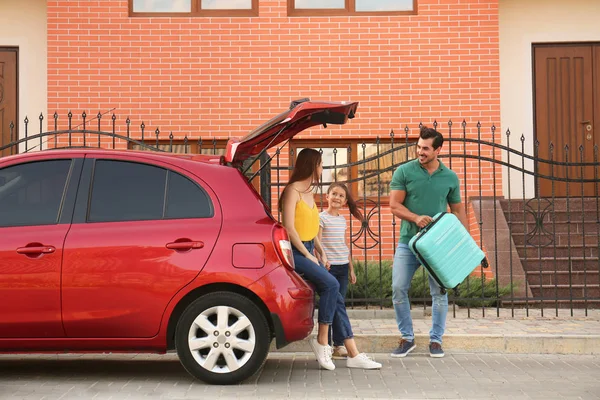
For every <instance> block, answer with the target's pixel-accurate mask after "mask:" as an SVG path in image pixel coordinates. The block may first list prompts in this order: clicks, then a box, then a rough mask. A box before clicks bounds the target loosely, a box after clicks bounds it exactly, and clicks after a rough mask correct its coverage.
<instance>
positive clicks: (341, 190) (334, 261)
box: [319, 182, 363, 358]
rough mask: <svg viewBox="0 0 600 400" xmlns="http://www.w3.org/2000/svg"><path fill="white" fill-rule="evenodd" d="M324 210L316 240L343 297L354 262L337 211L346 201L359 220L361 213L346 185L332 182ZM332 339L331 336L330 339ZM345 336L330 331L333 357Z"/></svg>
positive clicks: (340, 353)
mask: <svg viewBox="0 0 600 400" xmlns="http://www.w3.org/2000/svg"><path fill="white" fill-rule="evenodd" d="M327 203H328V207H327V210H325V211H323V212H321V213H320V214H319V217H320V222H319V241H320V243H321V247H322V248H323V251H324V253H325V255H326V256H327V260H328V261H329V263H330V269H329V273H330V274H331V275H333V276H334V277H335V279H337V281H338V283H339V284H340V294H341V296H342V298H344V299H345V298H346V292H347V291H348V277H349V278H350V283H352V284H355V283H356V275H355V274H354V265H353V264H352V259H351V258H350V251H349V250H348V246H347V244H346V218H345V217H344V216H343V215H340V209H341V208H342V207H344V206H345V205H348V208H349V209H350V213H351V214H352V215H354V217H356V219H358V220H359V221H360V222H361V223H362V221H363V216H362V213H361V212H360V210H359V209H358V207H357V205H356V202H355V201H354V199H353V198H352V196H351V195H350V192H349V191H348V188H347V187H346V185H344V184H342V183H338V182H334V183H332V184H331V185H329V189H327ZM329 342H331V340H330V341H329ZM343 342H344V338H343V337H340V336H339V335H338V334H337V332H335V331H334V332H333V358H345V357H347V356H348V351H347V350H346V348H345V347H344V343H343Z"/></svg>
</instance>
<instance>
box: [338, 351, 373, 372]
mask: <svg viewBox="0 0 600 400" xmlns="http://www.w3.org/2000/svg"><path fill="white" fill-rule="evenodd" d="M346 366H347V367H348V368H361V369H379V368H381V364H380V363H378V362H375V361H373V360H371V359H370V358H369V356H367V355H366V354H365V353H360V354H359V355H357V356H356V357H348V359H347V360H346Z"/></svg>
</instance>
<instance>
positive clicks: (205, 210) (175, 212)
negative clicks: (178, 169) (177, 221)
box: [165, 171, 213, 218]
mask: <svg viewBox="0 0 600 400" xmlns="http://www.w3.org/2000/svg"><path fill="white" fill-rule="evenodd" d="M212 216H213V209H212V203H211V202H210V199H209V197H208V195H207V194H206V193H205V192H204V190H203V189H201V188H200V187H199V186H198V185H197V184H196V183H194V182H192V181H191V180H189V179H188V178H186V177H185V176H183V175H179V174H178V173H175V172H172V171H169V174H168V181H167V207H166V210H165V218H209V217H212Z"/></svg>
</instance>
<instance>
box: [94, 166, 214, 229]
mask: <svg viewBox="0 0 600 400" xmlns="http://www.w3.org/2000/svg"><path fill="white" fill-rule="evenodd" d="M165 199H166V205H165ZM212 215H213V212H212V203H211V201H210V199H209V197H208V195H207V194H206V192H204V190H203V189H202V188H200V187H199V186H198V185H196V184H195V183H194V182H192V181H191V180H189V179H188V178H186V177H184V176H182V175H180V174H178V173H176V172H173V171H167V170H166V169H164V168H160V167H156V166H152V165H147V164H140V163H135V162H128V161H112V160H98V161H96V163H95V166H94V178H93V181H92V195H91V202H90V209H89V215H88V221H89V222H117V221H144V220H159V219H171V218H205V217H211V216H212Z"/></svg>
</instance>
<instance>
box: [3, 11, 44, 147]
mask: <svg viewBox="0 0 600 400" xmlns="http://www.w3.org/2000/svg"><path fill="white" fill-rule="evenodd" d="M46 28H47V17H46V1H45V0H0V46H2V47H18V48H19V55H18V57H19V58H18V68H19V94H18V96H19V135H21V136H22V135H23V132H24V129H23V120H24V119H25V116H27V117H28V118H29V121H30V128H29V132H35V133H38V132H39V119H38V117H39V115H40V112H43V113H44V125H45V126H47V125H46V122H47V121H48V115H47V108H48V89H47V87H48V84H47V76H48V74H47V71H48V62H47V59H48V57H47V53H48V52H47V43H48V41H47V33H46V32H47V29H46ZM45 126H44V129H45Z"/></svg>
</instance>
